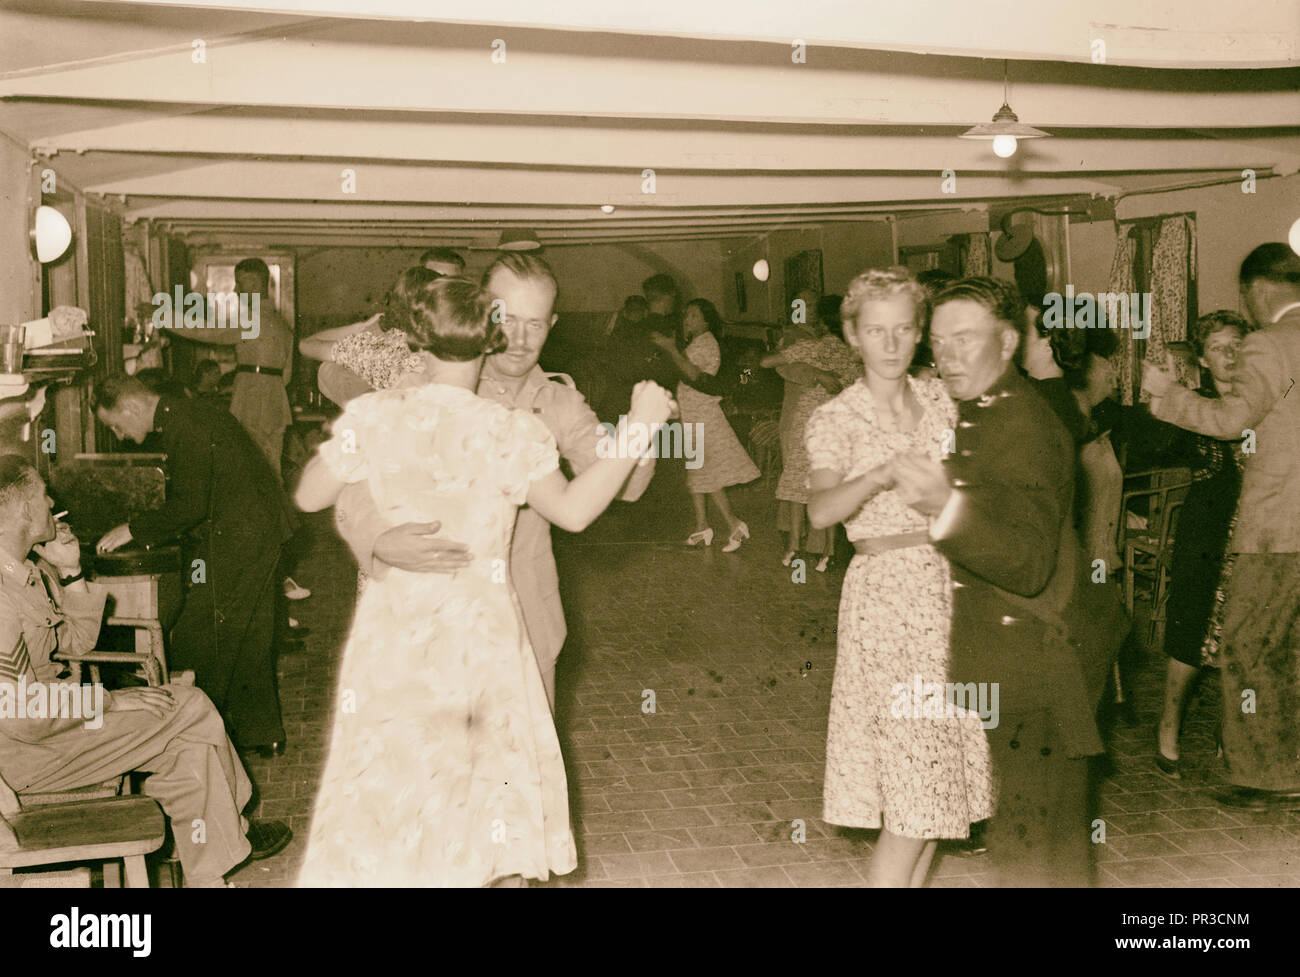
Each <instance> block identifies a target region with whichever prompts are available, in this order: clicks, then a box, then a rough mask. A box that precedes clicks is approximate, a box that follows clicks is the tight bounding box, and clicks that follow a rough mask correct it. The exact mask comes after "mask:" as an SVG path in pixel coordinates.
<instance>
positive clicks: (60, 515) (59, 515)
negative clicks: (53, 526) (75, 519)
mask: <svg viewBox="0 0 1300 977" xmlns="http://www.w3.org/2000/svg"><path fill="white" fill-rule="evenodd" d="M67 514H68V510H67V509H64V510H63V511H62V512H56V513H55V514H54V518H55V519H62V518H63V517H64V516H66V515H67Z"/></svg>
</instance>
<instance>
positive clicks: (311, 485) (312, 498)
mask: <svg viewBox="0 0 1300 977" xmlns="http://www.w3.org/2000/svg"><path fill="white" fill-rule="evenodd" d="M343 485H344V483H343V482H342V481H340V480H339V479H338V478H336V477H335V475H334V473H333V472H332V471H330V468H329V466H328V465H326V464H325V462H324V461H323V460H322V459H321V456H320V455H316V456H315V457H314V458H312V460H311V461H309V462H307V467H306V468H304V469H303V472H302V478H301V479H300V480H299V481H298V489H297V491H295V492H294V494H293V500H294V502H295V503H296V504H297V506H298V508H299V509H301V510H302V511H303V512H320V511H321V510H322V509H328V508H329V507H330V506H332V505H333V504H334V503H335V502H336V501H337V500H338V497H339V493H340V492H342V491H343Z"/></svg>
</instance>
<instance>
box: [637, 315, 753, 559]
mask: <svg viewBox="0 0 1300 977" xmlns="http://www.w3.org/2000/svg"><path fill="white" fill-rule="evenodd" d="M721 325H722V316H720V315H718V310H717V309H716V308H714V305H713V303H712V302H710V301H708V300H707V299H695V300H694V301H692V302H688V303H687V305H686V312H685V313H684V314H683V316H682V335H681V337H680V338H679V339H678V341H677V342H674V341H673V339H672V337H671V336H659V335H658V334H656V335H655V337H654V338H653V341H654V342H655V344H656V345H658V346H659V347H660V348H661V349H663V350H664V351H665V352H666V353H667V354H668V355H669V356H670V357H672V360H673V362H674V363H675V364H676V365H677V369H678V370H680V371H681V373H682V375H683V376H684V377H685V378H686V379H684V380H682V381H681V382H680V383H678V384H677V401H678V403H679V404H681V409H682V427H683V428H684V429H685V431H690V432H696V434H695V435H694V436H695V438H696V450H697V451H698V452H699V454H698V455H697V460H698V462H699V464H698V465H697V466H696V467H694V468H692V467H690V465H687V468H686V487H687V489H689V490H690V493H691V503H692V504H693V505H694V506H695V532H693V533H691V535H690V536H689V537H688V538H687V540H686V545H687V546H699V545H704V546H709V545H711V544H712V543H713V529H712V527H710V526H709V516H708V508H707V502H706V499H712V500H713V504H714V505H715V506H717V508H718V512H720V513H721V514H722V518H723V519H725V520H726V521H727V530H728V533H729V536H728V539H727V544H726V545H725V546H723V547H722V552H724V553H731V552H733V551H735V550H738V549H740V544H741V543H742V542H743V541H744V540H747V539H749V526H747V525H745V523H744V522H743V521H742V520H740V519H737V518H736V517H735V516H734V515H733V514H732V512H731V505H730V504H729V503H728V501H727V486H729V485H743V484H744V483H745V482H752V481H753V480H754V479H756V478H758V476H759V471H758V467H757V466H756V465H755V464H754V462H753V460H751V459H750V457H749V455H747V454H746V453H745V449H744V448H743V447H742V446H741V444H740V440H739V439H738V438H737V437H736V432H735V431H733V430H732V429H731V424H730V423H729V422H728V421H727V417H726V415H725V414H723V413H722V406H721V403H722V398H721V397H716V396H713V395H712V394H706V393H703V392H701V391H699V390H696V389H695V388H694V387H692V386H691V385H690V381H691V380H698V379H699V377H700V375H701V374H708V375H709V376H716V375H717V373H718V370H719V369H721V367H722V350H721V349H720V348H719V346H718V340H717V338H716V336H715V335H714V333H715V332H716V331H717V330H718V329H719V328H720V327H721Z"/></svg>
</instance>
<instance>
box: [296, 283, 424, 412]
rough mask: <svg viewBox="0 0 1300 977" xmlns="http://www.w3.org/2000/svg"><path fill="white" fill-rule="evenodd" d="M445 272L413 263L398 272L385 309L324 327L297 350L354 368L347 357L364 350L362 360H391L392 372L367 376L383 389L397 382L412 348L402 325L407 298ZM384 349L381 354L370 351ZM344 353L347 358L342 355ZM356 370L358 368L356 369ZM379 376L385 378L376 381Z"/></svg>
mask: <svg viewBox="0 0 1300 977" xmlns="http://www.w3.org/2000/svg"><path fill="white" fill-rule="evenodd" d="M441 277H442V276H441V275H439V274H438V273H437V272H436V271H430V270H429V269H428V268H425V267H424V266H423V265H414V266H412V267H410V268H407V269H406V270H405V271H403V272H402V273H401V274H400V275H398V276H397V281H396V282H395V283H394V284H393V287H392V288H391V289H390V290H389V292H388V295H387V296H385V298H384V311H382V312H377V313H375V314H374V315H372V316H371V317H370V318H369V319H366V320H364V321H362V322H353V323H351V324H350V325H346V326H335V327H334V328H332V329H322V330H321V331H320V332H316V333H312V334H311V335H310V336H308V337H306V338H305V339H303V340H301V341H300V342H299V343H298V352H300V353H301V354H302V355H303V356H305V357H307V358H308V359H312V360H321V361H324V362H334V363H344V365H346V366H348V367H349V369H352V366H351V364H350V363H348V362H347V360H346V357H348V356H351V355H356V354H357V353H361V358H362V360H363V362H365V363H366V364H369V363H370V362H380V363H383V364H385V365H389V364H391V366H392V367H393V368H394V371H395V372H393V373H392V375H381V376H378V377H376V378H372V377H370V376H367V375H365V374H361V375H362V376H365V379H366V380H367V381H369V383H370V385H371V386H372V387H374V388H375V389H376V390H384V389H387V388H388V387H391V386H392V385H393V384H394V383H396V382H397V379H398V377H399V376H400V375H401V373H402V372H404V371H403V369H402V366H403V365H404V363H405V361H406V359H407V356H408V354H409V353H410V350H409V349H408V348H407V341H406V337H405V335H403V333H402V329H403V328H404V326H405V324H406V323H407V322H408V321H409V319H410V308H409V305H408V302H409V300H410V297H411V296H412V295H414V294H415V293H416V292H417V291H419V289H421V288H423V287H424V286H425V285H427V284H429V282H433V281H437V280H438V279H439V278H441ZM379 351H382V352H383V354H384V355H381V356H379V357H378V358H376V357H374V356H372V355H370V354H372V353H375V352H379ZM340 357H344V359H340ZM354 372H359V371H356V370H354ZM376 380H379V381H382V382H376Z"/></svg>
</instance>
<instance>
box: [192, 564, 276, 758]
mask: <svg viewBox="0 0 1300 977" xmlns="http://www.w3.org/2000/svg"><path fill="white" fill-rule="evenodd" d="M278 561H279V548H278V547H277V548H276V549H275V551H273V552H272V553H270V554H267V555H266V556H264V557H261V558H256V559H254V558H251V557H250V559H249V560H248V562H247V563H244V564H242V565H237V566H222V565H214V564H213V563H211V562H209V563H208V568H207V582H206V583H188V584H187V588H186V594H185V604H184V606H183V607H182V608H181V613H180V617H179V619H178V620H177V622H176V626H175V627H174V628H173V629H172V640H171V652H170V655H169V665H170V667H171V668H172V670H173V671H179V670H182V669H187V668H189V669H193V670H194V682H195V685H197V686H198V687H199V688H200V689H202V690H203V691H204V692H205V693H207V695H208V698H209V699H211V700H212V704H213V705H214V706H216V707H217V711H218V712H219V713H221V716H222V718H223V719H224V720H225V721H226V726H227V728H228V729H229V730H230V738H231V739H232V740H234V741H235V743H236V745H238V746H240V747H248V746H257V745H262V744H267V743H273V742H277V741H282V740H283V739H284V738H285V734H284V724H283V721H282V719H281V716H280V693H279V689H278V688H277V683H276V674H275V665H276V662H275V648H274V636H275V610H276V597H277V593H278V591H279V590H280V581H279V578H278V577H277V576H276V564H277V563H278ZM186 572H187V573H188V572H190V570H189V564H187V569H186ZM223 573H225V574H228V575H229V576H227V577H225V578H222V577H221V576H220V575H221V574H223ZM218 580H221V581H222V584H223V585H222V586H218V585H217V581H218ZM232 582H235V585H234V586H230V583H232Z"/></svg>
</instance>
